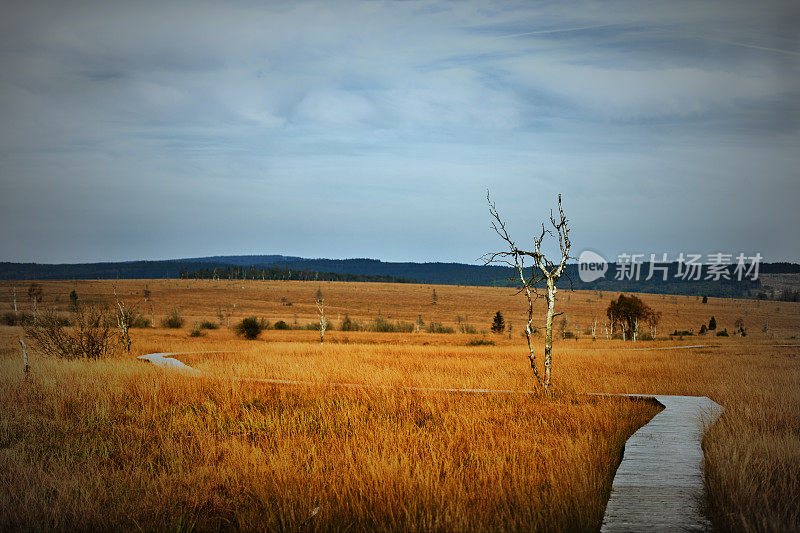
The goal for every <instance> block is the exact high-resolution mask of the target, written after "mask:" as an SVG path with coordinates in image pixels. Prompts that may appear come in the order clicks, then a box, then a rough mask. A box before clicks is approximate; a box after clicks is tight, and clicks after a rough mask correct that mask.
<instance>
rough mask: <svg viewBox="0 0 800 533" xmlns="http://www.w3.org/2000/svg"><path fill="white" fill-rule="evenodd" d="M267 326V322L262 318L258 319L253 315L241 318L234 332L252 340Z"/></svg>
mask: <svg viewBox="0 0 800 533" xmlns="http://www.w3.org/2000/svg"><path fill="white" fill-rule="evenodd" d="M268 327H269V323H268V322H266V321H264V319H258V318H256V317H254V316H249V317H247V318H243V319H242V321H241V322H239V323H238V324H237V325H236V328H235V329H236V334H237V335H239V336H240V337H244V338H245V339H248V340H254V339H256V338H258V336H259V335H261V332H262V331H264V330H265V329H267V328H268Z"/></svg>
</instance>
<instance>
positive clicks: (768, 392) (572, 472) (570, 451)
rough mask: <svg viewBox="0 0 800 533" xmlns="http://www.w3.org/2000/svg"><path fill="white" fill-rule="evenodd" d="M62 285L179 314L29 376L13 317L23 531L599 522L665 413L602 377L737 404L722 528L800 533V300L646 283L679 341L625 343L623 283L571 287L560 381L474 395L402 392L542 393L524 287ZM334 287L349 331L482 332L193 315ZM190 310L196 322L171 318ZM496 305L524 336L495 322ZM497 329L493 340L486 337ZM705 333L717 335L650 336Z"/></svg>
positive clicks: (287, 314)
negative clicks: (642, 441) (613, 489)
mask: <svg viewBox="0 0 800 533" xmlns="http://www.w3.org/2000/svg"><path fill="white" fill-rule="evenodd" d="M28 285H29V282H28V283H23V282H16V284H15V286H16V287H17V298H18V305H19V307H20V310H21V311H28V310H29V309H30V303H29V302H28V301H27V300H26V291H27V287H28ZM11 286H12V284H11V283H10V282H4V283H0V313H4V312H6V311H8V310H10V309H11ZM42 286H43V291H44V301H43V302H42V303H41V304H40V306H50V307H56V308H59V309H61V310H62V311H63V312H64V313H65V314H66V313H67V309H68V305H69V297H68V294H69V292H70V291H71V290H73V289H75V290H76V292H77V293H78V295H79V301H80V302H81V303H84V304H86V303H96V304H103V303H109V302H111V301H112V299H113V296H112V293H113V291H114V290H116V292H117V294H118V295H119V296H120V297H122V298H123V299H125V300H126V301H127V302H129V303H130V304H138V305H139V309H140V310H141V311H142V312H143V313H144V315H145V316H147V317H150V316H151V315H152V317H154V318H155V323H156V326H157V327H154V328H146V329H133V330H132V338H133V347H132V351H131V353H130V354H120V355H118V356H116V357H113V358H111V359H107V360H103V361H96V362H86V361H65V360H59V359H51V358H45V357H40V356H38V355H37V354H36V353H35V352H32V354H31V366H32V373H31V376H30V377H29V379H28V380H27V381H26V380H25V379H24V378H23V371H22V360H21V357H20V350H19V345H18V341H17V338H18V336H19V334H20V330H19V328H17V327H10V326H0V382H2V385H0V386H2V390H3V394H2V397H1V398H0V463H1V464H0V509H1V510H0V529H2V530H41V529H56V530H71V529H76V528H77V529H105V530H108V529H115V530H117V529H122V530H132V531H138V530H180V531H186V530H191V529H195V530H216V529H243V530H257V529H275V530H298V529H302V530H319V531H322V530H330V529H334V530H343V529H354V530H374V529H379V530H409V529H410V530H425V531H428V530H437V531H453V530H458V531H462V530H532V529H533V530H544V531H554V530H559V531H560V530H581V531H583V530H597V529H598V528H599V526H600V523H601V520H602V516H603V511H604V507H605V501H606V499H607V497H608V491H609V489H610V485H611V480H612V479H613V474H614V470H615V468H616V466H617V464H618V462H619V459H620V453H621V451H622V445H623V443H624V442H625V440H626V439H627V438H628V436H630V434H632V433H633V432H634V431H635V430H636V429H637V428H638V427H640V426H641V425H642V424H644V423H646V421H647V420H648V419H649V418H650V417H652V416H653V415H654V414H655V413H656V412H657V410H658V408H657V407H656V406H655V405H653V404H650V403H648V402H644V401H630V400H620V399H613V398H597V397H594V398H593V397H588V396H586V395H584V394H583V393H585V392H612V393H642V394H657V393H658V394H690V395H703V396H708V397H710V398H712V399H713V400H715V401H716V402H717V403H719V404H721V405H723V406H724V407H725V412H724V413H723V415H722V417H721V418H720V420H719V421H718V422H717V423H716V424H715V425H714V426H712V427H711V428H710V429H709V430H708V431H707V433H706V435H705V438H704V442H703V446H704V450H705V456H706V478H705V483H706V489H707V492H708V501H709V508H708V511H707V512H708V514H709V516H710V518H711V519H712V521H713V524H714V526H715V528H716V529H718V530H732V531H786V530H798V529H800V504H798V499H800V498H798V496H800V360H799V359H798V357H800V348H796V347H770V346H769V345H773V344H800V341H798V340H797V339H796V336H797V335H799V334H800V305H798V304H796V303H794V304H792V303H784V302H757V301H750V300H725V299H718V298H710V299H709V302H708V303H707V304H702V303H701V301H700V300H699V299H698V298H695V297H682V296H677V297H673V296H661V295H640V296H641V297H642V298H643V299H644V300H645V301H646V302H647V303H648V304H649V305H651V306H652V307H654V308H655V309H656V310H657V311H660V312H661V313H662V323H661V325H660V326H659V334H658V337H659V339H657V340H655V341H640V342H637V343H635V344H634V343H632V342H622V341H619V340H606V339H605V336H604V335H603V334H602V327H601V325H598V339H597V340H596V341H593V340H592V339H591V336H590V335H587V334H585V333H584V331H585V330H586V328H587V327H588V326H589V325H590V323H591V322H593V320H594V319H597V320H598V324H602V318H603V316H604V314H605V308H606V306H607V305H608V303H609V301H610V298H611V297H615V296H616V295H617V294H616V293H615V294H611V293H595V292H561V293H559V302H558V304H557V310H561V311H564V312H565V313H566V318H567V328H568V330H569V331H573V332H575V333H577V334H578V335H579V339H578V340H561V339H560V338H558V335H557V336H556V337H557V338H556V341H555V345H554V356H553V376H554V391H553V392H552V394H550V395H547V396H542V395H539V394H534V395H513V394H512V395H509V394H488V395H473V394H465V393H455V394H454V393H423V392H407V391H403V390H401V389H400V388H399V387H402V386H419V387H452V388H472V387H475V388H491V389H515V390H531V389H532V387H533V379H532V377H531V375H530V368H529V366H528V362H527V354H526V352H527V347H526V345H525V339H524V338H523V337H522V336H521V334H520V333H521V331H522V326H523V319H522V317H523V315H524V309H525V302H524V298H522V297H521V296H514V291H513V290H511V289H502V288H487V287H456V286H436V287H435V289H436V292H437V295H438V301H437V304H436V305H432V291H433V287H431V286H427V285H405V284H370V283H334V282H322V283H311V282H278V281H275V282H270V281H217V282H215V281H196V280H166V281H165V280H147V281H144V280H119V281H114V282H111V281H78V282H42ZM145 287H147V289H148V290H149V291H150V299H149V301H147V302H144V301H143V291H144V289H145ZM318 289H320V290H321V291H322V294H323V296H324V298H325V301H326V313H327V315H328V317H329V319H330V320H331V322H332V325H333V327H334V328H335V327H336V325H337V324H338V323H339V321H340V320H341V319H343V318H344V316H345V315H348V316H349V317H350V318H352V319H356V320H359V321H362V322H366V321H368V320H371V319H373V318H374V317H375V316H376V315H378V313H380V315H381V316H382V317H384V318H386V319H388V320H390V321H395V320H403V321H406V322H413V321H415V320H416V319H417V317H418V316H419V315H421V316H422V319H423V320H424V321H425V322H426V323H427V322H431V321H434V322H441V323H443V324H445V325H450V326H457V324H458V322H459V321H460V322H461V323H469V324H470V325H472V326H473V327H474V328H476V329H477V330H478V333H476V334H463V333H456V334H432V333H374V332H361V331H359V332H342V331H333V330H331V331H328V332H326V335H325V343H324V344H322V345H320V343H319V335H318V333H317V332H314V331H302V330H299V331H298V330H293V331H275V330H268V331H265V332H263V333H262V335H261V337H260V338H259V339H258V340H255V341H246V340H243V339H239V338H237V337H236V336H235V334H234V332H233V331H232V330H231V329H229V328H227V327H222V328H220V329H217V330H209V331H204V333H205V335H204V336H202V337H196V338H192V337H189V331H190V329H191V327H192V324H194V323H195V322H198V321H201V320H210V321H216V320H218V318H217V314H218V311H219V310H220V309H222V311H223V313H222V314H223V319H222V321H223V322H224V323H227V322H228V321H229V322H230V324H231V325H233V324H235V323H237V322H238V321H239V320H241V319H242V318H243V317H246V316H258V317H263V318H265V319H266V320H268V321H269V322H271V323H274V322H275V321H277V320H285V321H286V322H288V323H292V324H293V323H295V322H297V323H298V324H305V323H308V322H311V321H314V320H317V311H316V308H315V306H314V303H313V302H314V297H315V294H316V292H317V290H318ZM282 299H285V300H284V301H283V302H282ZM288 302H291V303H292V305H291V306H287V305H285V304H286V303H288ZM543 307H544V306H543V305H542V308H541V311H543ZM173 308H180V311H181V314H182V315H183V316H184V317H185V318H186V319H187V324H186V325H185V326H184V327H183V328H181V329H165V328H162V327H160V325H159V321H160V319H161V318H163V317H164V315H165V314H166V313H167V312H168V311H169V310H171V309H173ZM497 310H501V311H502V312H503V314H504V316H505V317H506V321H507V323H510V324H511V325H512V331H511V334H510V335H508V334H505V335H502V336H500V335H492V334H488V333H481V331H482V330H488V329H489V325H490V323H491V319H492V316H493V315H494V313H495V312H496V311H497ZM228 313H229V314H230V316H228ZM712 315H713V316H715V318H716V321H717V324H718V330H722V329H723V328H727V329H728V331H729V332H732V331H733V329H734V328H733V324H734V322H735V320H736V319H737V318H740V317H741V318H742V320H743V321H744V324H745V328H746V329H747V331H748V336H747V337H745V338H742V337H738V336H737V337H734V336H731V337H716V336H704V337H698V336H691V337H686V338H684V339H683V340H682V341H681V340H677V339H675V340H669V339H668V338H667V337H664V334H665V333H668V332H671V331H673V330H676V329H677V330H689V329H690V328H693V329H694V331H695V332H696V331H698V330H699V328H700V325H701V324H703V323H708V320H709V318H710V317H711V316H712ZM541 316H542V318H543V312H542V315H541ZM767 321H768V324H769V328H768V331H766V332H764V331H763V329H764V324H765V323H766V322H767ZM476 339H485V340H487V341H492V342H494V343H495V345H489V346H487V345H482V346H468V344H469V342H470V341H473V340H476ZM539 343H540V344H543V341H542V340H541V339H539ZM694 344H709V345H713V347H710V348H700V349H675V350H664V351H659V350H652V351H632V350H630V348H634V347H635V348H654V347H667V346H682V345H694ZM202 351H218V352H219V353H211V354H200V353H196V354H189V355H185V356H180V357H179V358H180V359H181V360H182V361H184V362H186V363H187V364H190V365H192V366H194V367H195V368H197V369H200V370H203V371H205V372H206V373H207V375H206V376H204V377H202V378H187V377H185V376H182V375H179V374H176V373H174V372H169V371H164V370H161V369H158V368H153V367H151V366H150V365H146V364H143V363H141V362H138V361H136V360H135V356H137V355H140V354H144V353H151V352H202ZM540 353H541V349H540ZM239 377H253V378H278V379H296V380H303V381H312V382H316V384H314V385H310V386H274V385H265V384H259V383H253V382H243V381H240V380H238V379H237V378H239ZM331 382H341V383H354V384H361V385H365V387H363V388H331V387H328V386H327V385H326V384H328V383H331ZM373 385H375V386H379V387H386V386H388V387H389V388H376V387H372V386H373ZM314 509H318V511H317V513H316V514H315V515H314V516H312V512H313V510H314Z"/></svg>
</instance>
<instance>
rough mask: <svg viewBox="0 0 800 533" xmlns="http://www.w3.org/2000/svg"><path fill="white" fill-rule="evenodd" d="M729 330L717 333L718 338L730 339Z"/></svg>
mask: <svg viewBox="0 0 800 533" xmlns="http://www.w3.org/2000/svg"><path fill="white" fill-rule="evenodd" d="M728 336H729V335H728V328H725V329H723V330H722V331H718V332H717V337H728Z"/></svg>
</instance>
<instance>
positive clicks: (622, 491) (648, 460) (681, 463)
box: [600, 395, 722, 532]
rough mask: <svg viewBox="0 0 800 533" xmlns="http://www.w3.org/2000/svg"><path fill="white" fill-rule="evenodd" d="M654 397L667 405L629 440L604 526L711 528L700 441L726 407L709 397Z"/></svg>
mask: <svg viewBox="0 0 800 533" xmlns="http://www.w3.org/2000/svg"><path fill="white" fill-rule="evenodd" d="M653 398H655V399H656V400H657V401H658V402H659V403H661V405H663V406H664V410H663V411H661V412H660V413H658V414H657V415H656V416H654V417H653V419H652V420H651V421H650V422H649V423H647V424H645V425H644V426H642V427H641V428H639V430H638V431H637V432H636V433H634V434H633V435H632V436H631V438H630V439H628V441H627V442H626V443H625V454H624V456H623V459H622V462H621V463H620V465H619V468H618V469H617V473H616V475H615V477H614V483H613V486H612V488H611V497H610V498H609V500H608V505H607V506H606V513H605V517H604V518H603V525H602V528H601V529H600V531H602V532H619V531H648V532H654V531H708V530H710V529H711V526H710V524H709V523H708V521H707V520H706V519H705V517H704V516H703V515H702V512H701V509H702V506H703V450H702V448H701V440H702V437H703V425H704V423H711V422H713V421H714V420H716V418H717V417H718V416H719V415H720V413H721V412H722V407H721V406H720V405H719V404H717V403H715V402H714V401H712V400H710V399H709V398H706V397H704V396H703V397H698V396H663V395H656V396H653Z"/></svg>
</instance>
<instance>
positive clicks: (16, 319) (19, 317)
mask: <svg viewBox="0 0 800 533" xmlns="http://www.w3.org/2000/svg"><path fill="white" fill-rule="evenodd" d="M32 321H33V315H32V314H30V313H13V312H8V313H6V314H4V315H3V324H5V325H6V326H22V325H23V324H25V323H27V322H32Z"/></svg>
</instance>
